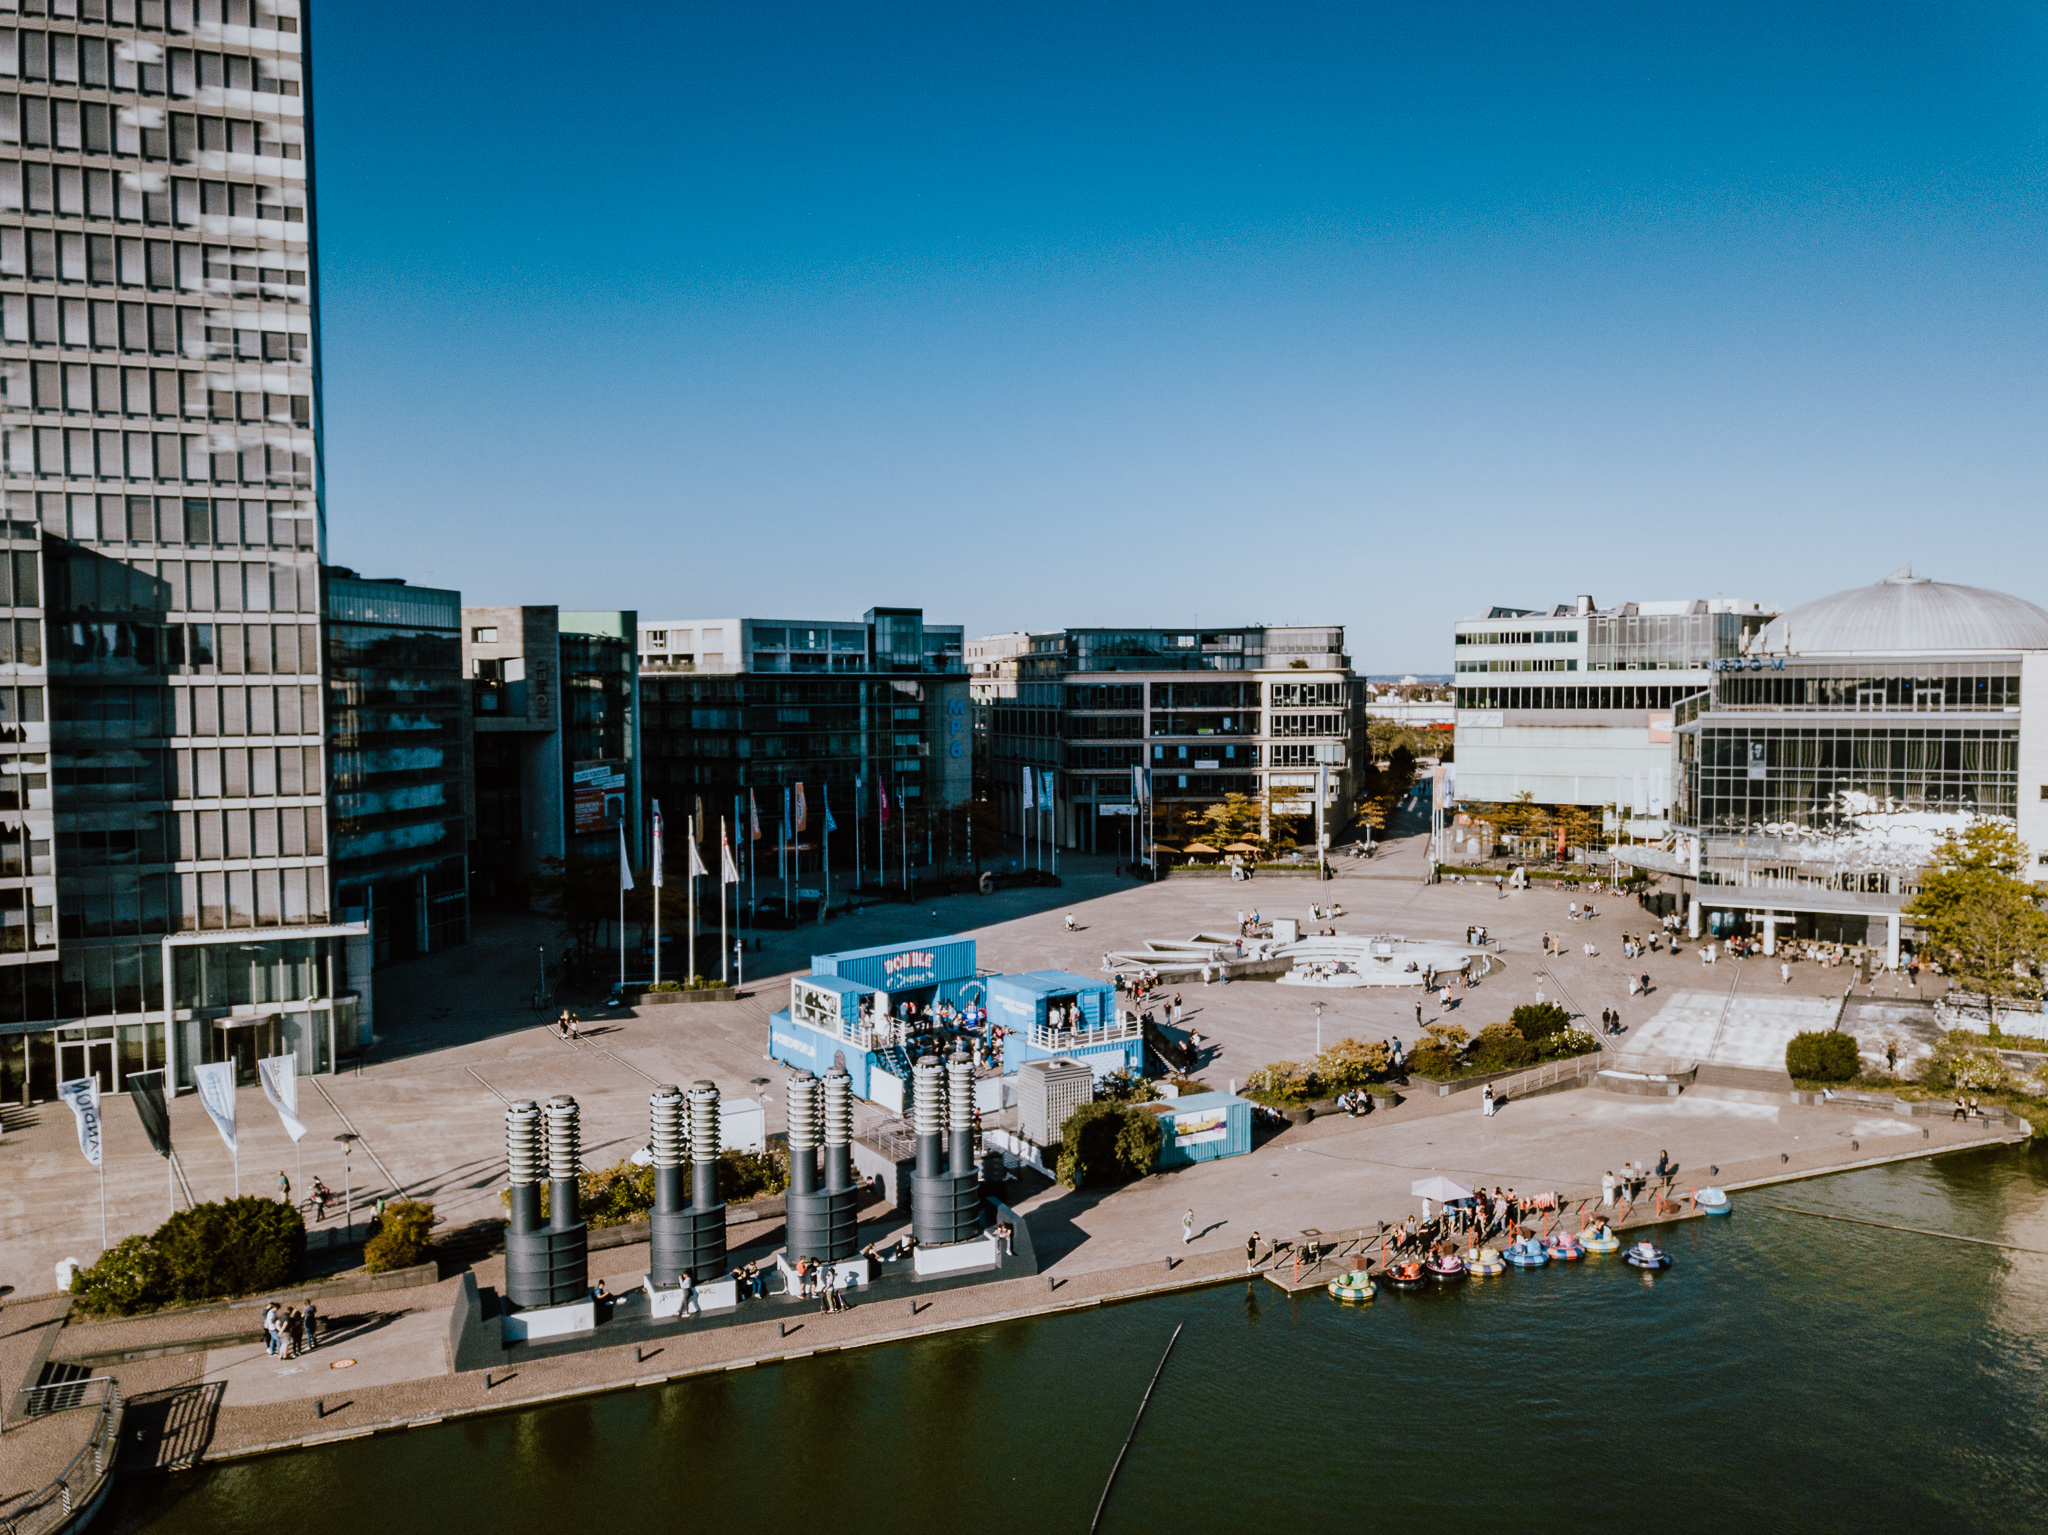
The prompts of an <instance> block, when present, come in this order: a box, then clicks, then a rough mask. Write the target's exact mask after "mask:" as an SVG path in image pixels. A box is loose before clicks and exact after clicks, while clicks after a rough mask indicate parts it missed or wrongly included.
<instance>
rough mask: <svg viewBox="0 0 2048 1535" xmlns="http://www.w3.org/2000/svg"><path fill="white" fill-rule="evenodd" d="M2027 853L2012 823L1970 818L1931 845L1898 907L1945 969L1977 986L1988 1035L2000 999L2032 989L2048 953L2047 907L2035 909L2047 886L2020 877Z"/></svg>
mask: <svg viewBox="0 0 2048 1535" xmlns="http://www.w3.org/2000/svg"><path fill="white" fill-rule="evenodd" d="M2026 859H2027V848H2026V844H2025V843H2024V842H2022V841H2021V840H2020V835H2019V832H2018V831H2017V830H2016V829H2015V828H2014V827H2012V826H2011V825H2009V824H2006V823H2003V822H1998V821H1988V820H1986V821H1973V822H1971V824H1970V825H1969V826H1968V827H1967V828H1966V829H1965V830H1964V832H1963V834H1962V836H1960V837H1954V836H1951V837H1949V838H1947V839H1945V840H1944V841H1943V842H1942V844H1941V846H1940V847H1938V848H1936V849H1935V853H1934V858H1933V860H1932V861H1931V862H1929V863H1928V865H1927V867H1926V868H1924V869H1923V870H1921V873H1920V893H1919V894H1918V895H1916V896H1914V897H1913V899H1912V900H1911V901H1909V902H1907V903H1906V907H1905V910H1904V912H1903V915H1904V916H1906V917H1907V918H1909V919H1911V920H1912V921H1913V922H1916V923H1918V924H1919V926H1920V929H1921V931H1922V932H1924V933H1925V934H1926V935H1927V941H1928V943H1929V944H1930V945H1931V946H1932V947H1933V949H1934V951H1935V952H1936V953H1937V954H1938V955H1939V956H1940V957H1941V959H1942V962H1943V963H1944V964H1945V965H1946V966H1947V967H1948V969H1949V971H1950V973H1951V974H1953V975H1954V976H1956V978H1957V979H1959V980H1961V981H1962V982H1963V983H1964V984H1965V985H1966V986H1967V987H1968V988H1969V989H1971V990H1973V991H1980V992H1982V993H1983V994H1984V997H1985V1000H1986V1002H1987V1003H1988V1004H1989V1006H1990V1010H1991V1033H1992V1036H1993V1037H1994V1038H1995V1037H1997V1035H1998V1003H1999V1001H2000V1000H2005V1001H2011V1000H2013V999H2014V998H2017V997H2037V996H2039V995H2040V994H2041V983H2040V980H2039V979H2038V977H2037V975H2036V973H2035V972H2036V971H2037V970H2038V968H2039V967H2040V964H2041V961H2042V959H2043V957H2044V955H2048V913H2044V912H2043V911H2042V910H2041V903H2042V898H2043V896H2044V894H2048V891H2044V890H2043V888H2042V887H2041V886H2040V885H2036V884H2030V883H2028V882H2027V881H2026V880H2023V879H2021V878H2020V877H2019V873H2020V870H2021V869H2023V868H2025V867H2026Z"/></svg>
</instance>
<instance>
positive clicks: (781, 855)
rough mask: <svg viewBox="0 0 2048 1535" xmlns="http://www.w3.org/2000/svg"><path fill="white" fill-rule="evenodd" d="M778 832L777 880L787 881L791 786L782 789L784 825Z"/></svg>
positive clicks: (776, 848)
mask: <svg viewBox="0 0 2048 1535" xmlns="http://www.w3.org/2000/svg"><path fill="white" fill-rule="evenodd" d="M777 831H778V835H777V836H776V838H775V877H776V878H777V879H787V878H788V877H789V869H788V864H787V860H788V858H789V786H788V785H787V784H785V785H783V789H782V825H781V826H780V827H779V828H777Z"/></svg>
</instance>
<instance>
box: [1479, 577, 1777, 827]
mask: <svg viewBox="0 0 2048 1535" xmlns="http://www.w3.org/2000/svg"><path fill="white" fill-rule="evenodd" d="M1771 616H1772V612H1771V610H1769V609H1766V608H1765V607H1764V606H1763V605H1761V604H1759V603H1755V602H1742V601H1735V600H1732V599H1728V598H1719V597H1717V598H1712V599H1706V598H1694V599H1691V600H1681V601H1674V602H1624V603H1619V604H1617V605H1615V606H1614V607H1611V608H1596V607H1595V606H1594V605H1593V599H1592V598H1591V597H1580V598H1579V599H1578V600H1577V601H1576V602H1571V603H1560V604H1558V605H1556V606H1555V607H1551V608H1545V609H1531V608H1501V607H1497V608H1493V609H1490V610H1489V611H1488V612H1486V613H1485V614H1483V615H1481V616H1479V617H1477V618H1466V619H1460V620H1459V621H1458V622H1457V624H1456V633H1455V635H1454V645H1453V649H1454V650H1455V652H1456V655H1457V665H1456V676H1455V679H1454V680H1455V697H1456V705H1457V715H1456V736H1455V744H1456V748H1457V777H1456V782H1457V796H1458V799H1459V800H1460V801H1461V802H1465V803H1471V802H1483V801H1492V802H1504V801H1508V800H1515V799H1519V798H1520V797H1521V796H1522V795H1524V794H1528V795H1531V796H1533V798H1534V800H1535V802H1536V803H1537V804H1539V805H1550V806H1558V805H1577V806H1583V807H1589V808H1601V807H1606V808H1607V809H1609V810H1611V811H1612V812H1613V815H1612V817H1611V818H1610V823H1609V824H1610V827H1611V828H1612V829H1615V830H1618V831H1625V832H1626V833H1627V834H1630V835H1638V836H1657V835H1661V834H1663V833H1664V832H1666V831H1668V830H1669V829H1670V822H1671V812H1672V796H1673V794H1674V792H1675V781H1674V780H1673V778H1672V774H1671V740H1672V737H1671V730H1672V709H1673V707H1674V706H1675V705H1676V704H1677V702H1678V701H1679V700H1680V699H1682V698H1686V697H1689V696H1691V695H1692V694H1694V693H1697V692H1699V691H1700V690H1701V689H1703V688H1704V687H1706V685H1707V681H1708V679H1709V677H1710V676H1711V675H1712V671H1711V668H1712V666H1713V665H1714V664H1715V663H1716V662H1717V661H1721V660H1725V659H1727V658H1729V657H1732V656H1735V655H1739V654H1740V653H1741V652H1742V649H1743V647H1744V646H1745V645H1746V644H1747V643H1748V642H1749V641H1750V640H1751V639H1753V638H1754V637H1755V635H1756V634H1757V632H1758V631H1759V630H1761V629H1762V628H1763V626H1764V625H1765V624H1767V623H1768V622H1770V620H1771Z"/></svg>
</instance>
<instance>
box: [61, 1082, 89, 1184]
mask: <svg viewBox="0 0 2048 1535" xmlns="http://www.w3.org/2000/svg"><path fill="white" fill-rule="evenodd" d="M57 1096H58V1097H59V1098H62V1099H63V1100H64V1102H65V1104H66V1106H67V1107H69V1108H70V1110H71V1112H72V1113H73V1114H74V1115H75V1116H77V1119H78V1149H79V1150H80V1151H82V1152H84V1153H85V1159H86V1161H88V1162H90V1163H92V1165H93V1166H94V1167H98V1166H99V1165H100V1079H99V1078H98V1077H75V1078H73V1079H72V1080H71V1081H69V1082H59V1083H58V1084H57Z"/></svg>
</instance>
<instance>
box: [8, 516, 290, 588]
mask: <svg viewBox="0 0 2048 1535" xmlns="http://www.w3.org/2000/svg"><path fill="white" fill-rule="evenodd" d="M33 496H34V499H33V500H31V499H30V497H31V492H28V491H9V492H8V493H7V511H8V513H9V515H10V516H14V517H19V518H21V519H22V520H23V521H28V520H30V519H33V520H34V521H36V522H39V523H40V524H41V525H42V526H43V527H44V528H45V529H46V530H48V531H49V532H51V533H54V534H55V535H56V536H57V537H59V538H74V539H78V540H79V541H81V542H84V543H96V544H118V543H130V544H201V545H220V544H229V545H233V544H242V545H246V546H247V547H249V548H252V549H263V548H272V549H311V548H312V547H313V535H314V531H315V530H314V522H313V511H312V508H311V507H306V506H300V505H297V504H295V503H293V502H290V501H243V500H237V499H232V498H226V497H210V498H209V497H205V496H154V497H152V496H111V495H96V494H93V493H90V492H85V491H68V492H67V491H54V490H46V491H38V492H34V493H33ZM136 563H146V562H136ZM150 574H154V571H151V572H150ZM142 605H143V606H147V605H148V604H147V603H144V604H142Z"/></svg>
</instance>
